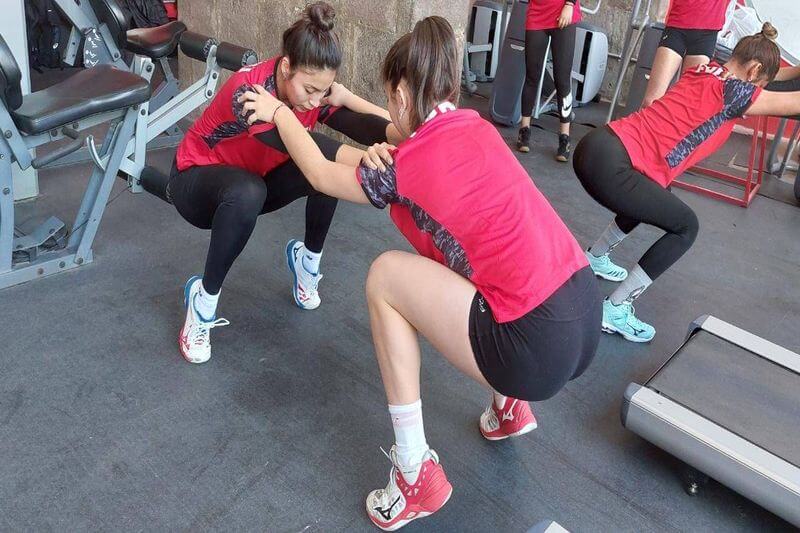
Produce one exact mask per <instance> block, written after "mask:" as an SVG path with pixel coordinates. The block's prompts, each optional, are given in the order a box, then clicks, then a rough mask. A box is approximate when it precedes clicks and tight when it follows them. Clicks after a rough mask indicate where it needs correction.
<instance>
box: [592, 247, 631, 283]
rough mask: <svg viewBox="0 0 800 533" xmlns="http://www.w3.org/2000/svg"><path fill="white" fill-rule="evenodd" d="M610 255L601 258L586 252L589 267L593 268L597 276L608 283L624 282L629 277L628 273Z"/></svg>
mask: <svg viewBox="0 0 800 533" xmlns="http://www.w3.org/2000/svg"><path fill="white" fill-rule="evenodd" d="M609 255H610V254H603V255H601V256H600V257H595V256H594V254H592V253H591V252H586V259H588V260H589V266H591V267H592V271H593V272H594V275H595V276H599V277H601V278H603V279H607V280H608V281H623V280H624V279H625V278H627V277H628V271H627V270H625V269H624V268H622V267H621V266H619V265H617V264H615V263H614V262H613V261H612V260H611V257H609Z"/></svg>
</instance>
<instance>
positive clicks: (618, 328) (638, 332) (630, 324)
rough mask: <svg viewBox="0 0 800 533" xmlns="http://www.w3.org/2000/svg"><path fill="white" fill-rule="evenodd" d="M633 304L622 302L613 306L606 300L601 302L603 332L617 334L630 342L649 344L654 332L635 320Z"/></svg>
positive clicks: (646, 325) (651, 328) (654, 334)
mask: <svg viewBox="0 0 800 533" xmlns="http://www.w3.org/2000/svg"><path fill="white" fill-rule="evenodd" d="M635 313H636V310H635V309H634V308H633V304H631V303H628V302H622V303H621V304H619V305H614V304H613V303H611V300H609V299H608V298H606V299H605V300H604V301H603V331H605V332H606V333H619V334H620V335H622V336H623V337H624V338H625V339H626V340H629V341H631V342H650V341H651V340H653V337H655V336H656V330H655V328H654V327H653V326H651V325H650V324H646V323H644V322H642V321H641V320H639V319H638V318H636V315H635Z"/></svg>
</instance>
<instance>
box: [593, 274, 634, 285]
mask: <svg viewBox="0 0 800 533" xmlns="http://www.w3.org/2000/svg"><path fill="white" fill-rule="evenodd" d="M593 272H594V271H593ZM594 275H595V276H597V277H598V278H602V279H604V280H606V281H615V282H617V283H619V282H621V281H625V280H626V279H627V278H628V276H627V275H626V276H625V277H624V278H615V277H613V276H609V275H608V274H603V273H600V272H595V273H594Z"/></svg>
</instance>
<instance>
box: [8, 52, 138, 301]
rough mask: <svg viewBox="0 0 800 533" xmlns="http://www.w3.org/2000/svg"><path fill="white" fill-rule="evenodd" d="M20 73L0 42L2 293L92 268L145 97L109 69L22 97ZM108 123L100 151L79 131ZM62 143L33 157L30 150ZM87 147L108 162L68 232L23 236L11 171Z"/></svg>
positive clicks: (51, 229)
mask: <svg viewBox="0 0 800 533" xmlns="http://www.w3.org/2000/svg"><path fill="white" fill-rule="evenodd" d="M20 80H21V72H20V70H19V66H18V64H17V62H16V60H15V59H14V56H13V55H12V53H11V50H10V49H9V48H8V46H7V45H6V42H5V40H3V38H2V37H0V132H2V135H0V288H4V287H9V286H11V285H16V284H18V283H23V282H25V281H30V280H33V279H37V278H40V277H43V276H47V275H50V274H54V273H57V272H63V271H66V270H71V269H73V268H77V267H79V266H82V265H85V264H88V263H91V262H92V259H93V257H92V243H93V241H94V237H95V235H96V234H97V229H98V227H99V225H100V220H101V219H102V216H103V212H104V210H105V207H106V203H107V201H108V197H109V194H110V193H111V188H112V185H113V181H114V179H115V177H116V175H117V172H118V170H119V166H120V164H121V163H122V159H123V156H124V152H125V148H126V147H127V145H128V142H129V141H130V140H131V139H132V138H133V134H134V127H135V126H136V116H137V114H138V113H139V108H140V106H141V105H142V104H143V103H145V102H147V100H148V99H149V98H150V96H151V87H150V84H149V83H148V82H147V80H145V79H143V78H142V77H140V76H137V75H136V74H134V73H132V72H129V71H127V70H121V69H117V68H114V67H112V66H109V65H100V66H97V67H95V68H93V69H87V70H83V71H80V72H78V73H77V74H75V75H73V76H71V77H70V78H68V79H67V80H65V81H63V82H61V83H59V84H56V85H54V86H52V87H49V88H47V89H44V90H42V91H37V92H35V93H31V94H28V95H25V96H24V97H23V96H22V88H21V83H20ZM103 123H110V126H109V128H108V132H107V133H106V136H105V140H104V141H103V143H102V146H101V147H100V149H99V151H98V149H97V147H96V146H95V144H94V139H93V138H92V136H91V135H87V134H86V133H85V130H87V129H89V128H91V127H93V126H96V125H98V124H103ZM60 139H66V140H67V141H68V142H67V143H66V144H64V145H62V146H59V147H58V148H55V149H53V150H52V151H50V152H49V153H46V154H43V155H40V156H38V157H36V158H31V155H30V152H29V150H31V149H32V148H35V147H37V146H42V145H45V144H49V143H51V142H53V141H56V140H60ZM84 144H87V145H88V146H90V147H91V149H92V150H93V151H94V152H95V153H98V154H101V155H102V156H103V157H105V158H106V163H105V166H104V167H100V166H97V165H94V166H93V168H92V173H91V176H90V178H89V182H88V185H87V187H86V191H85V193H84V195H83V199H82V201H81V205H80V207H79V209H78V214H77V216H76V217H75V221H74V223H73V225H72V227H71V229H70V230H69V231H67V230H66V227H65V224H64V223H63V222H61V221H60V220H58V219H57V218H55V217H50V218H49V219H47V220H46V221H45V222H44V223H43V224H41V225H40V226H38V227H37V228H36V229H34V230H33V231H32V232H30V233H28V234H25V233H23V232H22V231H21V230H20V229H19V228H17V227H16V225H15V218H14V215H15V208H14V183H13V180H12V176H11V166H12V164H17V165H19V166H20V167H21V168H23V169H26V168H29V167H31V166H33V167H34V168H41V167H43V166H44V165H46V164H48V163H51V162H52V161H55V160H57V159H59V158H61V157H64V156H66V155H68V154H70V153H73V152H75V151H76V150H78V149H80V148H81V147H82V146H83V145H84Z"/></svg>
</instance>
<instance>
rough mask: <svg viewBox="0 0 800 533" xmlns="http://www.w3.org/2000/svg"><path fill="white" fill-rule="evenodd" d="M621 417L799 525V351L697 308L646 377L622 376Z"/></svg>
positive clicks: (693, 480) (693, 481)
mask: <svg viewBox="0 0 800 533" xmlns="http://www.w3.org/2000/svg"><path fill="white" fill-rule="evenodd" d="M622 424H623V425H624V426H625V427H626V428H628V429H630V430H631V431H633V432H634V433H637V434H638V435H640V436H641V437H643V438H645V439H647V440H648V441H650V442H652V443H653V444H655V445H656V446H658V447H659V448H662V449H663V450H665V451H667V452H669V453H670V454H672V455H674V456H675V457H677V458H678V459H680V460H682V461H683V462H684V463H686V464H688V465H689V466H690V467H692V468H693V469H696V470H697V471H699V472H700V473H701V474H700V476H701V478H700V479H707V477H706V476H710V477H712V478H714V479H716V480H717V481H719V482H720V483H722V484H724V485H727V486H728V487H730V488H731V489H733V490H735V491H736V492H738V493H740V494H742V495H743V496H745V497H747V498H749V499H750V500H752V501H754V502H756V503H758V504H759V505H761V506H762V507H764V508H766V509H768V510H770V511H772V512H773V513H775V514H777V515H778V516H780V517H782V518H784V519H785V520H787V521H789V522H791V523H792V524H794V525H796V526H800V355H798V354H796V353H794V352H791V351H789V350H787V349H785V348H782V347H780V346H778V345H776V344H773V343H771V342H769V341H767V340H764V339H762V338H761V337H758V336H756V335H753V334H752V333H748V332H747V331H744V330H742V329H740V328H737V327H736V326H733V325H731V324H728V323H727V322H723V321H722V320H720V319H718V318H714V317H712V316H703V317H700V318H698V319H696V320H695V321H694V322H693V323H692V325H691V327H690V329H689V334H688V336H687V338H686V341H685V342H684V343H683V345H682V346H681V347H680V348H679V349H678V350H677V351H676V352H675V353H674V354H673V356H672V357H670V359H669V360H668V361H667V362H666V363H665V364H664V365H663V366H662V367H661V368H660V369H659V370H658V371H657V372H656V373H655V374H654V375H653V377H651V378H650V379H649V380H648V381H647V382H646V383H645V384H644V385H638V384H636V383H631V384H630V385H628V387H627V389H626V391H625V399H624V401H623V404H622ZM697 480H698V478H697V477H696V476H694V475H691V474H690V476H689V478H688V482H689V486H687V491H688V492H689V493H690V494H694V493H696V492H697V488H698V481H697Z"/></svg>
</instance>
